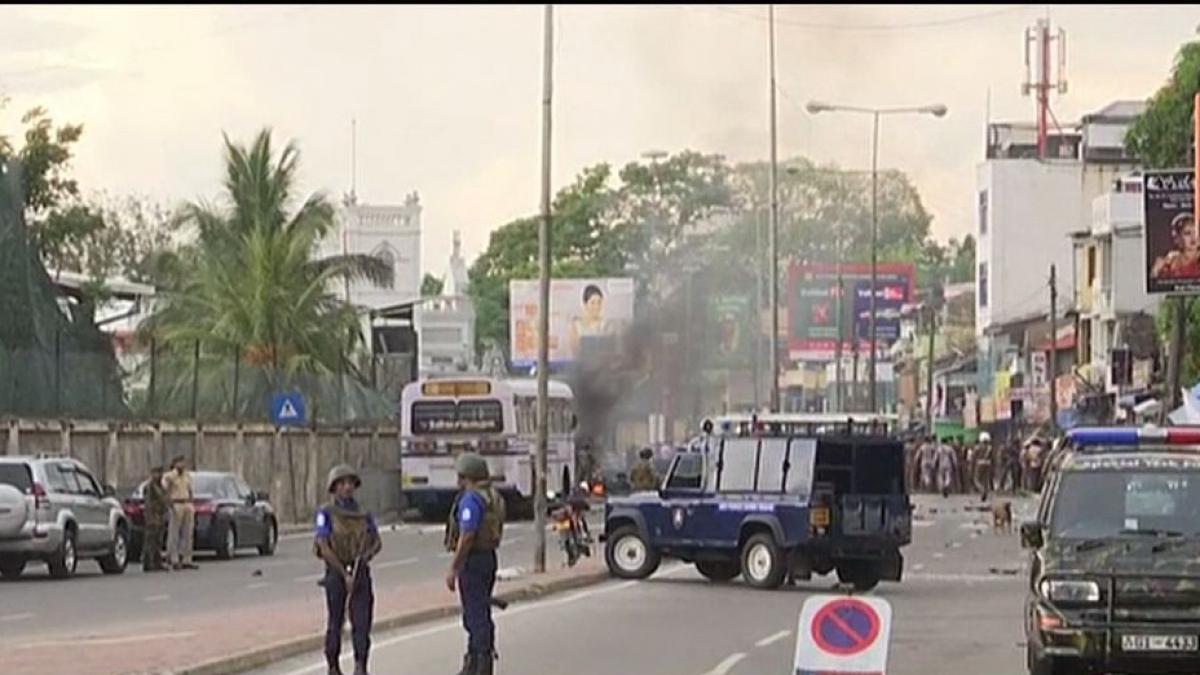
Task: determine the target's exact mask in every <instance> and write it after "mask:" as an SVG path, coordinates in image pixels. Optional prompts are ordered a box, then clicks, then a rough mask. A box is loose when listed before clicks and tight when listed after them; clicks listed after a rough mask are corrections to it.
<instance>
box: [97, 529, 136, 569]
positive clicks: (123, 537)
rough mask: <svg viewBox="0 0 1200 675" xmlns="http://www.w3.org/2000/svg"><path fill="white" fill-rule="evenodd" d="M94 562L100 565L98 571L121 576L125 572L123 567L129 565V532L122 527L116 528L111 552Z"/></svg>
mask: <svg viewBox="0 0 1200 675" xmlns="http://www.w3.org/2000/svg"><path fill="white" fill-rule="evenodd" d="M96 562H98V563H100V571H101V572H104V573H105V574H121V573H122V572H124V571H125V566H126V565H128V564H129V530H128V529H126V528H125V526H124V525H121V526H119V527H117V533H116V534H115V535H113V545H112V550H111V551H109V553H108V555H106V556H104V557H102V558H100V559H99V560H97V561H96Z"/></svg>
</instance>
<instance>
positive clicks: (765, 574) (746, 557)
mask: <svg viewBox="0 0 1200 675" xmlns="http://www.w3.org/2000/svg"><path fill="white" fill-rule="evenodd" d="M785 574H787V564H786V561H785V560H784V555H783V551H782V550H780V549H779V545H778V544H776V543H775V537H773V536H771V535H770V534H768V533H766V532H760V533H758V534H756V535H754V536H752V537H750V538H749V539H747V540H746V545H745V546H743V547H742V578H743V579H745V580H746V583H747V584H750V585H751V586H753V587H754V588H761V589H764V590H771V589H775V588H779V587H780V586H781V585H782V584H783V577H784V575H785Z"/></svg>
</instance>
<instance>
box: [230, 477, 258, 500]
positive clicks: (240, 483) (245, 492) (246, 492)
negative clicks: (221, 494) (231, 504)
mask: <svg viewBox="0 0 1200 675" xmlns="http://www.w3.org/2000/svg"><path fill="white" fill-rule="evenodd" d="M233 484H234V486H235V488H236V489H237V495H238V497H239V498H241V499H246V498H247V497H249V496H250V495H252V494H254V491H253V490H251V489H250V486H249V485H247V484H246V481H244V480H242V479H241V478H240V477H239V478H234V479H233Z"/></svg>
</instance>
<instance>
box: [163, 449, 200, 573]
mask: <svg viewBox="0 0 1200 675" xmlns="http://www.w3.org/2000/svg"><path fill="white" fill-rule="evenodd" d="M162 481H163V482H162V485H163V489H165V490H166V491H167V496H168V497H169V498H170V499H171V521H170V524H169V525H168V527H167V562H168V563H170V564H171V565H172V566H173V568H174V569H177V570H195V569H200V568H199V567H196V565H195V563H193V562H192V545H193V543H194V542H195V538H196V507H195V505H194V503H193V500H194V499H195V497H196V495H195V494H194V493H193V492H192V474H191V472H190V471H188V470H187V459H186V458H185V457H184V456H183V455H180V456H178V457H176V458H175V459H173V460H171V472H170V473H168V474H166V475H165V476H163V479H162Z"/></svg>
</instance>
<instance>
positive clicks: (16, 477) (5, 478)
mask: <svg viewBox="0 0 1200 675" xmlns="http://www.w3.org/2000/svg"><path fill="white" fill-rule="evenodd" d="M0 485H11V486H13V487H15V488H16V489H18V490H20V491H21V492H25V493H28V492H29V491H30V490H31V489H32V488H33V479H32V478H31V477H30V476H29V467H27V466H25V465H24V464H0Z"/></svg>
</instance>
